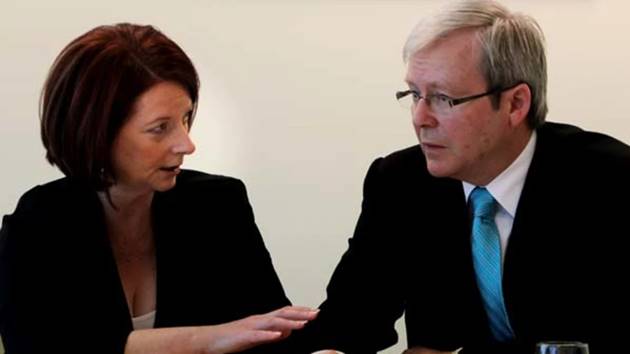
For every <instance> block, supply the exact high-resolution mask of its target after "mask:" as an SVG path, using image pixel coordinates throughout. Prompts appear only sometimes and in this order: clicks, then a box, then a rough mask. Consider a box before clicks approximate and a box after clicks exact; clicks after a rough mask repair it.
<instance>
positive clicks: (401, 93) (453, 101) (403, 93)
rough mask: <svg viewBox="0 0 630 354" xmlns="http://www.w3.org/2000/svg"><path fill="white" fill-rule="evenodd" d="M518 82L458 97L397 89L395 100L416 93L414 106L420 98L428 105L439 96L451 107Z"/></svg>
mask: <svg viewBox="0 0 630 354" xmlns="http://www.w3.org/2000/svg"><path fill="white" fill-rule="evenodd" d="M520 84H522V82H519V83H516V84H514V85H512V86H508V87H500V86H499V87H495V88H492V89H490V90H488V91H486V92H483V93H479V94H476V95H471V96H466V97H459V98H453V97H450V96H447V95H445V94H442V93H438V94H428V95H426V96H422V95H421V94H420V92H418V91H417V90H413V89H409V90H405V91H397V92H396V100H397V101H399V102H400V99H401V98H404V97H407V96H408V95H410V94H414V93H415V94H417V95H418V100H417V101H416V102H413V101H412V102H413V105H414V106H415V105H416V103H417V102H420V100H421V99H422V100H425V101H426V102H427V103H428V105H429V107H430V106H431V102H432V100H433V99H434V98H437V97H440V98H443V99H444V101H446V102H448V105H449V108H453V107H455V106H458V105H460V104H462V103H466V102H470V101H472V100H476V99H477V98H481V97H484V96H489V95H493V94H495V93H498V92H503V91H507V90H510V89H513V88H515V87H516V86H518V85H520ZM427 99H428V100H427Z"/></svg>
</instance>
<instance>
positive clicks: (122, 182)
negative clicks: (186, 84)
mask: <svg viewBox="0 0 630 354" xmlns="http://www.w3.org/2000/svg"><path fill="white" fill-rule="evenodd" d="M192 109H193V105H192V101H191V99H190V97H189V95H188V93H187V92H186V90H184V89H183V88H182V87H181V86H180V85H179V84H177V83H174V82H160V83H158V84H155V85H154V86H152V87H151V88H149V89H148V90H147V91H145V92H144V93H143V94H142V95H140V96H139V97H138V99H137V100H136V102H135V103H134V105H133V107H132V110H131V115H130V116H129V118H128V119H127V121H126V122H125V123H124V124H123V126H122V127H121V129H120V132H119V133H118V136H116V138H115V139H114V143H113V145H112V164H113V168H114V175H115V177H116V185H115V186H116V187H123V188H126V189H127V188H129V189H132V190H134V191H137V192H153V191H166V190H168V189H170V188H172V187H174V186H175V180H176V178H177V175H178V174H179V172H180V166H181V164H182V163H183V161H184V155H189V154H192V153H193V152H194V151H195V145H194V144H193V142H192V141H191V140H190V136H189V135H188V134H189V130H190V120H191V117H192Z"/></svg>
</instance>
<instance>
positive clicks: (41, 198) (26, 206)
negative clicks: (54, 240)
mask: <svg viewBox="0 0 630 354" xmlns="http://www.w3.org/2000/svg"><path fill="white" fill-rule="evenodd" d="M72 192H73V188H72V185H71V183H70V182H69V180H68V178H65V177H64V178H60V179H57V180H54V181H51V182H47V183H45V184H41V185H37V186H34V187H33V188H31V189H29V190H28V191H26V192H25V193H24V194H23V195H22V196H21V197H20V199H19V201H18V203H17V206H16V208H15V211H14V212H13V215H15V216H16V217H31V216H35V215H38V214H39V215H41V214H45V213H48V212H52V211H54V210H56V209H58V208H59V202H60V201H63V200H68V199H71V197H72V195H73V193H72Z"/></svg>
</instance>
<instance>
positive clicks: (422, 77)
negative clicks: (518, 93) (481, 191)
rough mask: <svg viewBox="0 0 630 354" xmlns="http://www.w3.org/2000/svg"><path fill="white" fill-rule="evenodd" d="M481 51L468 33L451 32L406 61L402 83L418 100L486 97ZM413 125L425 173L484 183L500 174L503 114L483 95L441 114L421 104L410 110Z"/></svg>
mask: <svg viewBox="0 0 630 354" xmlns="http://www.w3.org/2000/svg"><path fill="white" fill-rule="evenodd" d="M480 58H481V48H480V47H479V43H478V41H477V39H476V33H475V32H474V31H473V30H460V31H455V32H453V33H451V34H450V35H448V36H447V37H445V38H442V39H440V40H438V41H436V42H435V43H433V44H431V45H429V46H427V47H425V48H423V49H422V50H420V51H418V52H417V53H415V54H414V55H413V56H411V58H410V59H409V64H408V68H407V76H406V79H405V81H406V82H407V84H408V85H409V87H410V89H413V90H417V91H418V92H419V93H420V94H421V95H422V96H425V95H435V94H441V95H446V96H449V97H451V98H460V97H465V96H471V95H476V94H479V93H483V92H486V91H487V90H488V89H489V88H488V87H487V84H486V81H485V79H484V77H483V75H482V74H481V71H480V69H479V60H480ZM412 118H413V125H414V128H415V131H416V135H417V136H418V140H419V141H420V146H421V147H422V151H423V152H424V155H425V156H426V160H427V168H428V170H429V173H431V174H432V175H433V176H436V177H452V178H456V179H459V180H464V181H468V182H471V183H475V184H485V183H488V182H490V181H488V180H487V179H488V177H489V176H491V177H492V178H493V177H494V176H496V174H498V172H500V170H498V171H496V170H497V169H500V168H501V166H500V164H501V162H500V159H497V157H499V156H501V154H502V153H501V149H502V147H503V145H504V144H505V143H506V137H507V136H508V135H509V126H508V114H507V112H506V111H505V110H504V109H502V108H501V107H499V109H498V110H497V109H494V108H493V106H492V101H491V96H484V97H481V98H478V99H475V100H472V101H469V102H466V103H462V104H460V105H457V106H453V107H450V108H448V109H447V110H446V111H445V112H435V110H434V109H433V107H431V106H430V105H427V102H426V101H425V100H424V99H421V100H420V101H418V103H417V104H416V105H415V107H414V108H412Z"/></svg>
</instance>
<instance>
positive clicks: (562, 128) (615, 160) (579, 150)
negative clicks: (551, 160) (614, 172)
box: [538, 122, 630, 168]
mask: <svg viewBox="0 0 630 354" xmlns="http://www.w3.org/2000/svg"><path fill="white" fill-rule="evenodd" d="M538 136H539V143H540V146H541V149H542V150H543V153H544V154H552V155H555V154H557V155H558V156H557V158H562V159H564V160H566V161H567V162H575V163H578V164H580V165H582V166H585V165H593V166H594V167H598V168H606V167H611V168H618V167H624V166H625V167H626V168H630V146H628V145H627V144H625V143H624V142H622V141H620V140H618V139H616V138H614V137H612V136H610V135H606V134H603V133H599V132H594V131H588V130H584V129H581V128H578V127H576V126H573V125H569V124H561V123H551V122H549V123H545V124H544V125H543V126H542V127H541V128H539V129H538ZM554 157H556V156H554Z"/></svg>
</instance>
